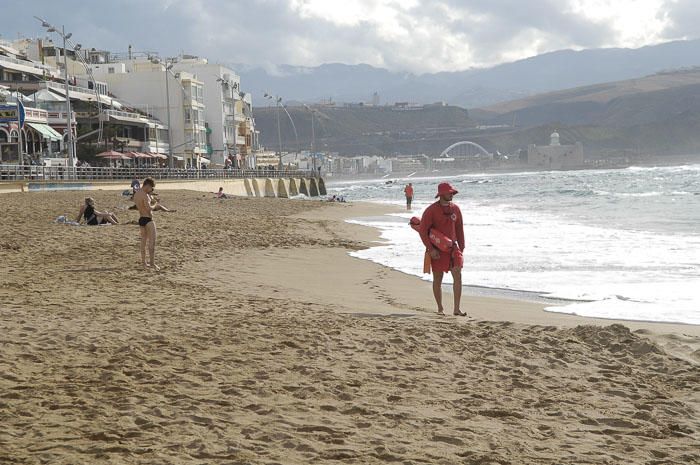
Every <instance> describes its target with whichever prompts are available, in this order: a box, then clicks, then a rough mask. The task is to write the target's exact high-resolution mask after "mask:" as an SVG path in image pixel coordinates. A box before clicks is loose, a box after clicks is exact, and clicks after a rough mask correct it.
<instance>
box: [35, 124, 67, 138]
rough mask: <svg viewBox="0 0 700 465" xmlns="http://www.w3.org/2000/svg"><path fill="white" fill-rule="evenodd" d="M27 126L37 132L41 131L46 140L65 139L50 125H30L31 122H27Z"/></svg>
mask: <svg viewBox="0 0 700 465" xmlns="http://www.w3.org/2000/svg"><path fill="white" fill-rule="evenodd" d="M27 124H28V125H29V126H30V127H32V128H34V129H36V130H37V131H39V133H40V134H41V135H42V136H44V139H50V140H61V139H63V137H62V136H61V134H59V133H58V132H56V131H55V130H54V128H52V127H51V126H49V125H48V124H41V123H29V122H27Z"/></svg>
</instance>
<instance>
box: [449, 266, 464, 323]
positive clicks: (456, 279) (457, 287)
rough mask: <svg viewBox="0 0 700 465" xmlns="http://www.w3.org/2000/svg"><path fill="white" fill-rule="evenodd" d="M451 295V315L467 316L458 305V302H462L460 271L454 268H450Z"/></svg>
mask: <svg viewBox="0 0 700 465" xmlns="http://www.w3.org/2000/svg"><path fill="white" fill-rule="evenodd" d="M452 281H453V284H452V293H453V294H454V304H455V306H454V310H453V311H452V314H453V315H457V316H466V315H467V314H466V313H464V312H463V311H462V310H461V309H460V308H459V304H460V301H461V300H462V269H461V268H459V267H454V268H452Z"/></svg>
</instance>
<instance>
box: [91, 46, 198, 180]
mask: <svg viewBox="0 0 700 465" xmlns="http://www.w3.org/2000/svg"><path fill="white" fill-rule="evenodd" d="M90 68H91V70H92V73H93V75H94V76H95V77H97V78H98V79H99V80H101V81H104V82H106V83H108V84H109V88H110V90H111V91H112V92H113V93H114V94H115V95H118V96H119V98H120V99H121V100H123V101H125V102H128V105H129V106H130V107H131V108H134V109H138V110H139V111H140V112H142V113H143V114H145V115H149V116H151V117H153V118H155V119H157V120H158V121H169V127H168V126H166V125H164V124H159V125H155V126H154V127H152V128H149V130H150V129H152V131H149V132H150V133H151V135H152V136H153V138H154V139H155V141H154V143H157V144H158V145H159V146H158V147H155V146H153V147H152V150H150V151H157V152H160V153H164V152H165V153H167V150H163V147H168V148H169V150H171V151H172V155H173V157H174V159H175V162H176V163H175V165H176V166H179V167H188V168H204V167H207V166H208V165H209V163H210V160H209V158H208V151H207V127H206V124H205V108H206V106H205V104H204V82H202V81H201V80H199V79H198V78H197V77H196V76H195V75H193V74H191V73H187V72H183V71H180V72H175V71H174V70H173V69H172V67H171V66H170V64H164V63H162V62H160V61H158V60H149V59H142V58H132V59H131V60H129V59H127V60H124V61H122V62H107V63H98V64H90ZM166 79H167V86H166ZM115 116H117V117H119V116H120V115H115ZM166 129H167V130H169V131H170V133H171V134H170V138H171V141H170V142H172V147H169V146H168V145H167V139H165V140H163V137H167V131H166ZM149 140H150V137H149ZM156 141H157V142H156ZM152 145H153V144H152Z"/></svg>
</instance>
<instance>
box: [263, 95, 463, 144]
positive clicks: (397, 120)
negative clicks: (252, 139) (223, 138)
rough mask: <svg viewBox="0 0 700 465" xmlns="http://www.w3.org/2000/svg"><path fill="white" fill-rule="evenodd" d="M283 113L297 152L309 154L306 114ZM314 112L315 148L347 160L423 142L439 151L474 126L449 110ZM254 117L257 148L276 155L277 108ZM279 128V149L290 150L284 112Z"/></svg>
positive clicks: (295, 110) (295, 109)
mask: <svg viewBox="0 0 700 465" xmlns="http://www.w3.org/2000/svg"><path fill="white" fill-rule="evenodd" d="M287 109H288V111H289V114H290V116H291V117H292V119H293V121H294V125H295V126H296V130H297V134H298V136H299V148H300V149H302V150H308V149H309V148H310V146H311V113H310V112H309V111H308V110H307V109H305V108H304V107H288V108H287ZM314 109H315V112H316V113H315V116H314V129H315V136H316V148H317V149H318V150H327V151H337V152H340V153H342V154H347V155H356V154H379V155H382V154H383V155H388V154H391V153H394V152H404V153H415V152H414V150H415V147H416V146H417V145H420V144H417V145H416V141H423V143H424V145H426V146H427V144H429V143H431V141H432V142H434V144H435V146H441V145H442V144H445V143H447V142H444V141H449V140H453V139H455V138H457V137H459V134H462V133H463V132H464V131H467V130H470V129H473V128H474V127H475V123H474V121H472V120H471V119H470V118H469V113H468V112H467V110H465V109H463V108H459V107H451V106H426V107H423V108H421V109H412V110H397V109H395V108H394V107H352V108H343V107H331V106H315V107H314ZM254 114H255V122H256V125H257V127H258V129H260V141H261V143H262V144H263V145H264V146H265V147H266V148H268V149H270V150H275V149H276V148H277V147H278V140H277V118H276V109H275V108H274V107H262V108H256V109H255V110H254ZM280 129H281V131H280V132H281V133H282V145H283V149H284V150H290V151H291V150H295V149H296V148H297V147H296V144H297V142H296V139H295V136H294V130H293V128H292V124H291V122H290V120H289V118H288V117H287V115H286V114H285V113H284V111H283V110H280ZM447 145H449V143H447ZM447 145H445V146H447ZM443 148H444V147H443ZM406 151H407V152H406Z"/></svg>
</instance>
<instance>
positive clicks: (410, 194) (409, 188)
mask: <svg viewBox="0 0 700 465" xmlns="http://www.w3.org/2000/svg"><path fill="white" fill-rule="evenodd" d="M403 193H404V194H406V210H410V209H411V202H413V184H411V183H410V182H409V183H408V185H407V186H406V187H404V189H403Z"/></svg>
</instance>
